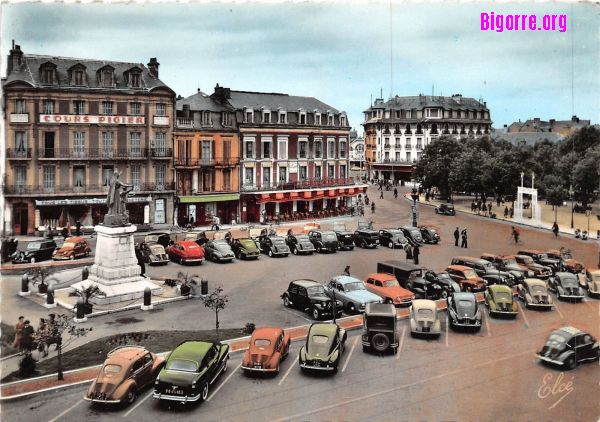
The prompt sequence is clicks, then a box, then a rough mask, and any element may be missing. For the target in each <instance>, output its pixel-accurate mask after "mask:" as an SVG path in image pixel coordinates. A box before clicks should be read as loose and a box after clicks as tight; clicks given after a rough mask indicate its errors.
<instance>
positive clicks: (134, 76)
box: [130, 72, 142, 88]
mask: <svg viewBox="0 0 600 422" xmlns="http://www.w3.org/2000/svg"><path fill="white" fill-rule="evenodd" d="M130 77H131V80H130V85H131V87H132V88H139V87H140V86H141V80H142V75H141V73H140V72H132V73H131V76H130Z"/></svg>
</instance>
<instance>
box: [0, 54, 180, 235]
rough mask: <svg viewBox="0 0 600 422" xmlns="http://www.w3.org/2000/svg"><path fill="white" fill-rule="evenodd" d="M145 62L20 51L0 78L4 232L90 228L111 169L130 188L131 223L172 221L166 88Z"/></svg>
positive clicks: (153, 64) (102, 204) (170, 97)
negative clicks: (0, 91)
mask: <svg viewBox="0 0 600 422" xmlns="http://www.w3.org/2000/svg"><path fill="white" fill-rule="evenodd" d="M158 67H159V63H158V62H157V60H156V59H155V58H153V59H151V60H150V62H149V63H148V65H147V66H144V65H143V64H140V63H125V62H113V61H101V60H88V59H73V58H66V57H51V56H41V55H29V54H24V53H23V51H21V49H20V47H19V46H18V45H16V46H15V45H13V48H12V49H11V51H10V54H9V56H8V62H7V75H6V78H3V80H2V86H3V91H4V103H3V107H4V112H5V116H6V120H5V123H6V124H5V140H6V162H5V169H6V174H5V176H4V195H5V209H4V215H5V219H4V226H3V231H4V233H13V234H33V233H34V231H35V230H36V229H37V228H38V227H39V226H41V225H50V226H52V227H64V226H65V225H67V224H68V223H71V224H74V223H75V221H76V220H79V221H81V223H82V224H83V225H84V226H86V225H87V226H92V225H95V224H98V223H99V222H100V221H101V218H102V217H103V215H104V214H105V213H106V211H107V208H106V192H107V190H108V183H109V180H110V178H111V175H112V174H113V172H115V171H116V170H118V171H119V172H120V173H121V175H122V176H121V180H122V181H124V182H126V183H131V184H133V195H132V196H130V197H129V198H128V206H127V207H128V211H129V213H130V218H131V221H132V222H133V223H135V224H142V223H150V224H160V223H169V222H172V216H173V198H174V192H175V186H174V183H173V171H172V159H173V152H172V141H173V139H172V132H173V114H174V113H173V104H174V97H175V93H174V92H173V91H172V90H171V89H170V88H169V87H168V86H167V85H165V84H164V83H163V82H162V81H160V79H159V78H158Z"/></svg>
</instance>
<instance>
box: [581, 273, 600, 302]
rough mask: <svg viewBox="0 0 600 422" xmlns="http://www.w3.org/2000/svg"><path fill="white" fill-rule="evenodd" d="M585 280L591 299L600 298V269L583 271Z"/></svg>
mask: <svg viewBox="0 0 600 422" xmlns="http://www.w3.org/2000/svg"><path fill="white" fill-rule="evenodd" d="M585 279H586V283H587V289H588V295H589V296H592V297H600V269H598V270H592V269H589V268H588V269H587V270H586V271H585Z"/></svg>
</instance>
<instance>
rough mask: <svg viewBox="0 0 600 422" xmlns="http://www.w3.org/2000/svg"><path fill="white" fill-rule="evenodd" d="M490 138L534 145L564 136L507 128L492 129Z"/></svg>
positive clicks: (557, 139)
mask: <svg viewBox="0 0 600 422" xmlns="http://www.w3.org/2000/svg"><path fill="white" fill-rule="evenodd" d="M490 138H491V139H492V140H494V141H499V140H504V141H508V142H510V143H511V144H513V145H529V146H533V145H535V144H537V143H539V142H544V141H549V142H552V143H556V142H559V141H561V140H562V139H564V137H563V136H562V135H560V134H558V133H554V132H516V133H508V131H507V128H506V127H504V128H501V129H492V131H491V132H490Z"/></svg>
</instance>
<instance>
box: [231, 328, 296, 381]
mask: <svg viewBox="0 0 600 422" xmlns="http://www.w3.org/2000/svg"><path fill="white" fill-rule="evenodd" d="M290 343H291V339H290V336H289V335H288V334H287V333H286V332H285V331H284V330H283V329H282V328H278V327H261V328H256V329H255V330H254V331H253V332H252V336H251V337H250V343H249V346H248V350H246V352H245V353H244V357H243V358H242V369H243V370H244V371H245V372H247V373H249V372H271V373H275V374H278V373H279V366H280V365H281V362H283V361H284V360H285V358H287V357H288V354H289V352H290Z"/></svg>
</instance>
